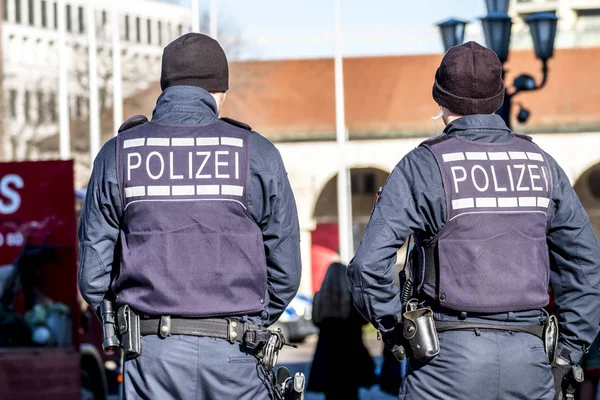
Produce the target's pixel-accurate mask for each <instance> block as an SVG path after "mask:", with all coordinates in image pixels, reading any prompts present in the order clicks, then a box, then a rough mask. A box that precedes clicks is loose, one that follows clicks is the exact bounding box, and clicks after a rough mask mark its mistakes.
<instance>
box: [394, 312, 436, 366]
mask: <svg viewBox="0 0 600 400" xmlns="http://www.w3.org/2000/svg"><path fill="white" fill-rule="evenodd" d="M408 307H409V309H408V310H407V311H406V312H405V313H404V314H402V316H403V321H402V325H403V336H404V338H405V339H406V340H408V343H409V344H410V348H411V350H412V356H413V357H414V358H416V359H417V360H419V361H421V362H428V361H430V360H432V359H433V358H434V357H435V356H437V355H438V354H439V353H440V343H439V340H438V334H437V331H436V328H435V322H434V320H433V311H432V310H431V309H430V308H428V307H423V308H416V304H415V303H413V302H412V301H410V302H409V304H408Z"/></svg>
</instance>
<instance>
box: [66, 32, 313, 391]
mask: <svg viewBox="0 0 600 400" xmlns="http://www.w3.org/2000/svg"><path fill="white" fill-rule="evenodd" d="M160 83H161V88H162V94H161V95H160V96H159V98H158V100H157V102H156V107H155V109H154V111H153V113H152V120H151V121H147V119H146V118H145V117H143V116H137V117H134V118H132V119H130V120H128V121H126V122H125V123H124V124H123V126H122V127H121V128H120V132H119V134H118V136H117V137H116V138H114V139H111V140H109V141H108V142H107V143H106V144H105V145H104V147H103V148H102V150H101V151H100V153H99V154H98V156H97V158H96V160H95V162H94V168H93V172H92V175H91V178H90V182H89V185H88V188H87V196H86V199H85V204H84V206H83V210H82V212H81V216H80V221H79V240H80V243H81V244H80V260H79V277H78V278H79V287H80V290H81V294H82V295H83V297H84V298H85V300H86V301H87V302H88V304H89V305H90V306H91V307H92V308H93V309H94V310H96V311H98V310H99V306H100V304H101V302H102V301H103V299H105V298H107V297H109V296H111V295H113V294H114V296H115V299H116V306H117V307H120V311H119V314H118V315H119V318H121V317H123V319H124V318H126V317H130V319H129V320H128V321H129V322H128V324H129V325H128V324H123V323H122V321H119V329H121V331H122V332H123V337H124V338H125V337H127V338H129V335H130V334H132V333H135V332H133V331H135V330H136V329H139V331H140V336H141V340H140V341H141V351H140V353H141V354H140V355H139V356H135V354H134V355H133V356H132V355H130V356H128V357H127V359H126V361H125V363H124V387H123V389H124V395H125V398H145V399H170V398H172V399H192V398H193V399H248V400H250V399H267V398H270V396H272V392H271V388H270V386H269V383H268V382H267V380H266V379H265V376H264V372H265V371H264V369H263V368H262V367H261V365H260V364H259V363H258V361H257V357H255V355H256V353H255V351H256V350H255V349H253V348H252V347H253V346H248V343H247V342H246V341H247V340H250V339H251V338H255V337H254V336H252V337H250V336H248V332H251V333H255V332H257V331H259V332H262V333H264V332H265V329H264V328H265V327H267V326H269V325H271V324H273V323H274V322H275V321H276V320H277V319H278V317H279V316H280V315H281V313H282V312H283V311H284V309H285V308H286V306H287V305H288V304H289V302H290V301H291V300H292V298H293V297H294V296H295V294H296V292H297V290H298V286H299V283H300V271H301V265H300V247H299V242H300V239H299V237H300V236H299V225H298V217H297V211H296V204H295V200H294V195H293V193H292V189H291V187H290V184H289V181H288V179H287V174H286V171H285V168H284V164H283V162H282V159H281V156H280V154H279V152H278V151H277V149H276V148H275V147H274V146H273V144H272V143H271V142H270V141H269V140H267V139H266V138H264V137H263V136H261V135H260V134H258V133H256V132H254V131H252V130H251V128H250V127H249V126H247V125H245V124H243V123H239V122H236V121H234V120H229V119H226V118H219V112H220V110H221V108H222V106H223V102H224V100H225V96H226V92H227V90H228V88H229V82H228V64H227V58H226V56H225V53H224V52H223V49H222V48H221V47H220V45H219V44H218V43H217V42H216V41H215V40H213V39H211V38H210V37H208V36H205V35H202V34H197V33H190V34H186V35H184V36H181V37H179V38H178V39H176V40H174V41H173V42H172V43H170V44H169V45H168V46H167V47H166V48H165V49H164V53H163V58H162V73H161V79H160ZM121 311H122V312H123V313H122V312H121ZM126 311H127V313H126ZM135 318H139V319H135ZM138 320H139V322H137V321H138ZM138 324H139V325H138ZM261 329H263V330H262V331H261ZM124 331H125V332H124ZM134 336H135V335H132V339H131V340H133V341H135V337H134ZM249 338H250V339H249ZM255 339H256V338H255ZM253 343H254V342H253ZM254 344H256V343H254Z"/></svg>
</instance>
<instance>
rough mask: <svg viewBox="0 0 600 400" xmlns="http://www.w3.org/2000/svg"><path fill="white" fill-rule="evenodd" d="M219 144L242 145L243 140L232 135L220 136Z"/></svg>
mask: <svg viewBox="0 0 600 400" xmlns="http://www.w3.org/2000/svg"><path fill="white" fill-rule="evenodd" d="M221 144H223V145H225V146H236V147H244V141H243V140H242V139H238V138H232V137H222V138H221Z"/></svg>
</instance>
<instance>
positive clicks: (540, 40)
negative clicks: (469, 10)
mask: <svg viewBox="0 0 600 400" xmlns="http://www.w3.org/2000/svg"><path fill="white" fill-rule="evenodd" d="M508 4H509V3H508V0H486V6H487V10H488V15H486V16H484V17H482V18H481V23H482V25H483V33H484V36H485V41H486V44H487V47H488V48H490V49H492V50H493V51H494V52H495V53H496V54H497V55H498V58H499V59H500V61H501V62H502V64H503V65H504V63H505V62H506V60H508V54H509V46H510V33H511V28H512V20H511V18H510V17H509V16H508V14H507V11H508ZM525 22H526V23H527V24H528V25H529V30H530V32H531V36H532V38H533V46H534V48H535V56H536V57H537V58H538V59H539V60H540V61H542V73H543V77H542V81H541V83H540V84H537V83H536V82H535V80H534V79H533V77H532V76H531V75H528V74H521V75H519V76H517V77H516V78H515V80H514V81H513V87H512V89H511V90H508V88H507V89H506V92H505V96H504V104H502V107H500V109H498V111H496V114H498V115H500V116H501V117H502V119H503V120H504V122H506V125H508V127H510V126H511V117H510V113H511V108H512V100H513V98H514V96H515V95H516V94H517V93H519V92H522V91H531V90H538V89H541V88H542V87H544V85H545V84H546V81H547V78H548V64H547V62H548V59H549V58H551V57H552V56H553V54H554V39H555V37H556V25H557V22H558V18H557V17H556V15H554V14H553V13H536V14H532V15H530V16H528V17H527V18H525ZM437 25H438V27H439V28H440V33H441V35H442V40H443V42H444V49H445V50H446V51H448V49H449V48H450V47H452V46H456V45H458V44H460V43H462V41H463V38H464V31H465V25H466V22H465V21H462V20H458V19H455V18H451V19H448V20H446V21H444V22H441V23H439V24H437ZM504 74H505V71H504V68H503V70H502V77H503V78H504ZM519 106H520V110H519V113H518V114H517V120H518V121H519V122H521V123H524V122H525V121H526V120H527V118H529V111H528V110H526V109H525V108H523V106H522V105H520V104H519Z"/></svg>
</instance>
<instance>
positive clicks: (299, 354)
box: [278, 334, 398, 400]
mask: <svg viewBox="0 0 600 400" xmlns="http://www.w3.org/2000/svg"><path fill="white" fill-rule="evenodd" d="M364 340H365V345H366V346H367V348H368V349H369V352H370V353H371V356H372V357H373V359H374V360H375V364H376V367H377V372H378V371H379V368H380V367H381V362H382V356H381V350H382V343H381V342H380V341H378V340H377V338H376V336H375V335H374V334H372V335H368V336H365V338H364ZM316 344H317V336H311V337H309V338H307V339H306V340H305V341H304V343H302V344H301V345H300V346H299V347H298V348H297V349H294V348H291V347H287V346H286V347H285V348H284V349H282V350H281V352H280V353H279V360H278V365H285V366H286V367H287V368H288V369H289V370H290V372H291V373H292V374H294V373H296V372H302V373H304V375H305V376H306V377H307V378H308V374H309V371H310V364H311V360H312V357H313V354H314V349H315V346H316ZM304 399H305V400H323V399H325V396H324V395H323V394H321V393H313V392H307V393H306V394H305V396H304ZM360 399H361V400H395V399H398V396H393V395H390V394H387V393H385V392H382V391H380V390H379V387H378V386H373V387H372V388H370V389H369V390H366V389H361V391H360Z"/></svg>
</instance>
